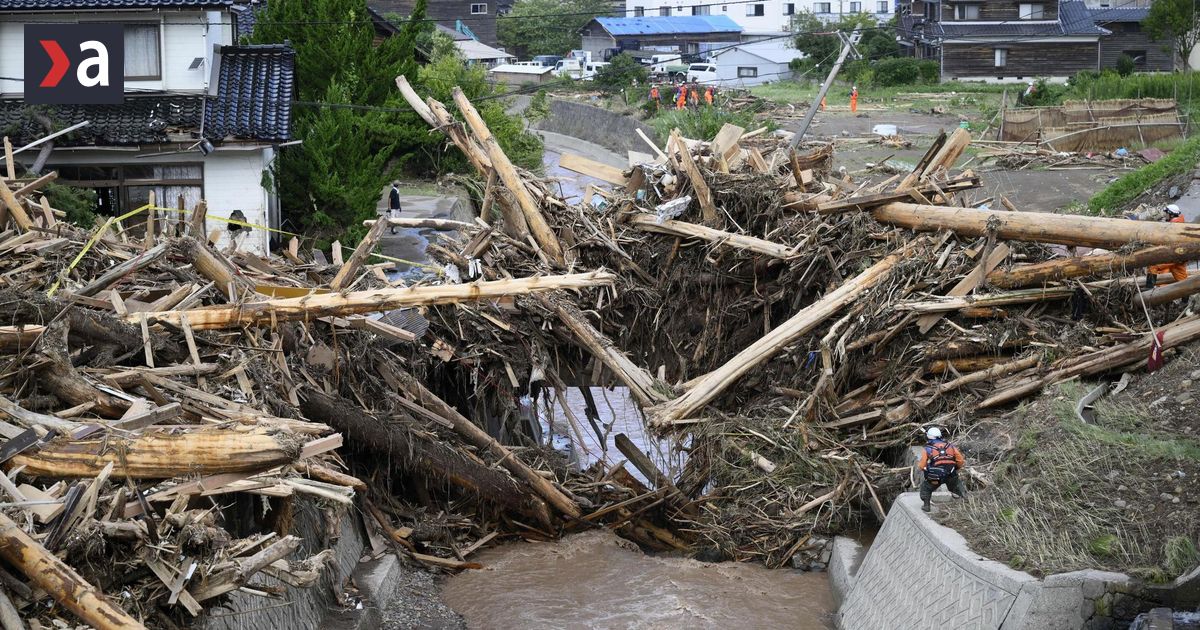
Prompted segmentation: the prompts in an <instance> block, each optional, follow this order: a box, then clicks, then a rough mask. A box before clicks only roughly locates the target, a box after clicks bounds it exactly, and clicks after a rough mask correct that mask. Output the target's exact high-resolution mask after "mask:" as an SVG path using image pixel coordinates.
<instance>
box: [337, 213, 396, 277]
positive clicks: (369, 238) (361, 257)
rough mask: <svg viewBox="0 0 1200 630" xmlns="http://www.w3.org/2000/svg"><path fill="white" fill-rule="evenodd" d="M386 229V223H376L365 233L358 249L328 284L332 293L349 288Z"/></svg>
mask: <svg viewBox="0 0 1200 630" xmlns="http://www.w3.org/2000/svg"><path fill="white" fill-rule="evenodd" d="M387 228H388V223H387V222H386V221H376V222H375V225H372V226H371V229H370V230H369V231H367V235H366V236H364V237H363V240H362V241H360V242H359V243H358V247H355V248H354V253H353V254H351V255H350V260H347V261H346V263H345V264H344V265H342V268H341V269H338V272H337V275H335V276H334V277H333V280H331V281H330V282H329V288H330V289H333V290H334V291H341V290H343V289H345V288H347V287H349V286H350V283H352V282H354V277H355V276H356V275H358V270H359V268H361V267H362V264H363V262H365V261H366V260H367V256H370V255H371V251H372V250H374V249H375V245H376V244H378V243H379V239H381V238H383V231H384V230H386V229H387Z"/></svg>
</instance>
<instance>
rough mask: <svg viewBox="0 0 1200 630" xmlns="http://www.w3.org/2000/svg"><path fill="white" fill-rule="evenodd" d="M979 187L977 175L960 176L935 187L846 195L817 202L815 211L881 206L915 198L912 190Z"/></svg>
mask: <svg viewBox="0 0 1200 630" xmlns="http://www.w3.org/2000/svg"><path fill="white" fill-rule="evenodd" d="M978 187H979V178H978V177H961V178H958V179H953V180H950V181H948V182H942V183H940V184H938V186H937V188H935V187H933V186H921V187H918V188H913V189H909V190H895V191H892V192H882V193H876V194H873V195H859V196H856V197H847V198H845V199H835V200H833V201H826V202H824V203H820V204H817V212H819V213H821V214H837V213H839V212H849V211H851V210H869V209H871V208H874V207H876V206H882V205H884V204H886V203H891V202H893V201H906V200H909V199H915V195H914V194H913V193H914V192H917V193H920V194H922V195H932V194H936V193H937V192H939V191H940V192H947V193H950V192H960V191H963V190H971V189H972V188H978Z"/></svg>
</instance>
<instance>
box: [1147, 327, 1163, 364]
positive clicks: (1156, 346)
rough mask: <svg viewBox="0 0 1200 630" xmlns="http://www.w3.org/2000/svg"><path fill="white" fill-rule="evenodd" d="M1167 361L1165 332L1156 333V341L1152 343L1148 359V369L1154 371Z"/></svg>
mask: <svg viewBox="0 0 1200 630" xmlns="http://www.w3.org/2000/svg"><path fill="white" fill-rule="evenodd" d="M1164 363H1166V361H1165V360H1164V359H1163V333H1162V331H1161V330H1160V331H1158V332H1156V333H1154V342H1153V343H1151V344H1150V358H1149V359H1148V360H1147V361H1146V371H1147V372H1154V371H1156V370H1158V369H1159V368H1161V367H1162V366H1163V364H1164Z"/></svg>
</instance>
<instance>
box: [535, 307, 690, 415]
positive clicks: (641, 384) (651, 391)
mask: <svg viewBox="0 0 1200 630" xmlns="http://www.w3.org/2000/svg"><path fill="white" fill-rule="evenodd" d="M539 297H540V300H539V301H540V302H541V303H542V305H543V306H545V307H546V308H548V309H550V310H552V311H554V313H555V314H556V315H558V318H559V319H560V320H562V322H563V323H564V324H566V325H567V328H569V329H570V330H571V334H572V335H573V336H574V337H575V339H577V340H578V341H579V345H581V346H583V348H584V349H585V350H587V351H588V352H589V353H591V355H592V356H594V357H596V359H597V360H599V361H600V362H601V363H603V364H604V367H606V368H608V369H609V370H610V371H611V372H612V373H613V375H614V376H616V377H617V379H618V380H620V381H621V382H622V383H624V384H625V385H626V386H627V387H629V393H631V394H632V395H633V397H634V398H635V399H636V400H637V401H638V403H639V404H640V405H642V406H643V407H649V406H650V405H655V404H658V403H661V402H665V401H666V400H668V399H669V397H668V396H667V395H666V394H664V393H663V392H664V391H665V390H667V389H668V388H667V386H666V385H665V384H663V383H661V382H659V381H658V380H657V379H655V378H654V377H653V376H651V375H650V373H649V372H647V371H646V370H645V369H643V368H642V367H640V366H639V365H637V364H636V363H634V362H633V361H632V360H630V358H629V356H628V355H626V354H625V353H624V352H621V350H620V349H618V348H617V347H616V345H615V344H614V343H613V342H612V340H610V339H609V338H608V337H606V336H604V334H603V333H601V332H600V331H599V330H596V328H595V327H593V326H592V324H591V322H589V321H588V320H587V318H586V317H585V316H584V314H583V313H581V312H580V311H579V309H578V308H576V307H575V306H574V305H573V304H569V303H565V302H560V301H558V300H552V299H549V298H546V297H544V296H539Z"/></svg>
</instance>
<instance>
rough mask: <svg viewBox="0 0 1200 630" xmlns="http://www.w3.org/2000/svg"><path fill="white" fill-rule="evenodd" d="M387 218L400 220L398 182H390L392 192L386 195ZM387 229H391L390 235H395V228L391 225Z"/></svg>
mask: <svg viewBox="0 0 1200 630" xmlns="http://www.w3.org/2000/svg"><path fill="white" fill-rule="evenodd" d="M387 218H388V219H399V218H400V182H398V181H396V182H392V191H391V192H390V193H388V211H387ZM389 227H391V228H392V234H395V233H396V226H394V225H392V226H389Z"/></svg>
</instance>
